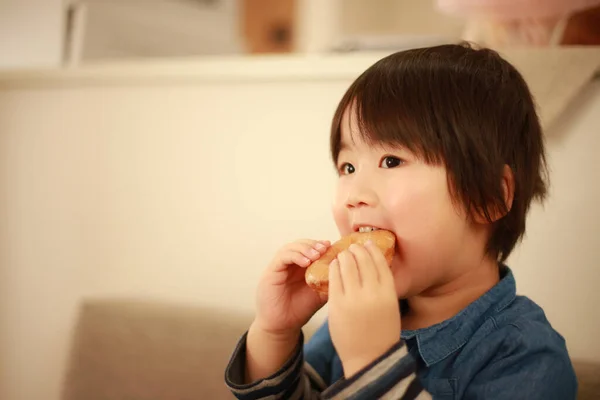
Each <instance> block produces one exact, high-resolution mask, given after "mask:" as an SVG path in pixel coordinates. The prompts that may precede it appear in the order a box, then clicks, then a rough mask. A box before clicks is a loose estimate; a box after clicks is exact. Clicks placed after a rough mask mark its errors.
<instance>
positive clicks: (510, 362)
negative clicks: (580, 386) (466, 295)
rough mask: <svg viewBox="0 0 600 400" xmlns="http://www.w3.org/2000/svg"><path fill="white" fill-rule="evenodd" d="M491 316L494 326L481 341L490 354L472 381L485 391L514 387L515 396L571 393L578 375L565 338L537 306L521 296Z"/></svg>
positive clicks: (551, 397) (532, 396) (555, 396)
mask: <svg viewBox="0 0 600 400" xmlns="http://www.w3.org/2000/svg"><path fill="white" fill-rule="evenodd" d="M492 320H493V321H492V322H493V325H494V328H493V329H492V331H491V332H490V333H489V335H488V336H487V340H484V341H482V342H481V344H482V345H483V346H481V347H482V348H484V349H487V352H488V357H487V362H486V364H485V366H482V367H483V368H482V369H481V370H480V371H478V372H477V373H476V375H475V377H474V382H475V383H476V384H478V385H480V387H483V388H485V391H487V390H497V389H499V387H498V386H501V387H503V388H504V389H503V390H504V391H506V390H513V391H515V393H513V394H514V396H515V397H513V398H531V399H538V398H548V399H553V398H564V399H571V398H575V397H574V396H575V394H576V392H577V379H576V377H575V372H574V369H573V366H572V364H571V360H570V357H569V354H568V351H567V347H566V343H565V340H564V339H563V337H562V336H561V335H560V334H559V333H558V332H557V331H556V330H554V328H553V327H552V325H551V324H550V322H549V321H548V320H547V318H546V316H545V313H544V311H543V310H542V308H541V307H539V306H538V305H537V304H535V303H534V302H533V301H531V300H530V299H528V298H526V297H521V296H519V297H517V298H516V299H515V301H513V302H512V303H511V304H510V305H508V306H507V307H506V308H504V309H503V310H499V312H498V313H497V314H496V315H495V316H494V317H493V318H492ZM484 351H486V350H484ZM481 385H482V386H481ZM544 396H546V397H544ZM561 396H562V397H561Z"/></svg>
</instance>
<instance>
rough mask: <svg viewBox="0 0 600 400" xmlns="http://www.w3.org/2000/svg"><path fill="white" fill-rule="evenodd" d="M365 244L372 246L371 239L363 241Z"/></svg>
mask: <svg viewBox="0 0 600 400" xmlns="http://www.w3.org/2000/svg"><path fill="white" fill-rule="evenodd" d="M365 246H373V241H372V240H367V243H365Z"/></svg>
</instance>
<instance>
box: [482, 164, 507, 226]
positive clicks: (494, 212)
mask: <svg viewBox="0 0 600 400" xmlns="http://www.w3.org/2000/svg"><path fill="white" fill-rule="evenodd" d="M501 185H502V192H503V193H504V204H505V205H506V212H504V210H502V209H499V208H497V207H492V208H490V210H489V212H490V217H491V219H492V221H491V222H496V221H498V220H499V219H500V218H502V217H504V216H505V215H506V214H507V213H508V212H509V211H510V209H511V208H512V204H513V200H514V197H515V178H514V175H513V172H512V170H511V169H510V167H509V166H508V165H505V166H504V168H503V170H502V182H501ZM475 222H476V223H478V224H483V225H487V224H489V223H490V221H488V220H487V218H485V215H483V214H482V213H479V212H478V213H475Z"/></svg>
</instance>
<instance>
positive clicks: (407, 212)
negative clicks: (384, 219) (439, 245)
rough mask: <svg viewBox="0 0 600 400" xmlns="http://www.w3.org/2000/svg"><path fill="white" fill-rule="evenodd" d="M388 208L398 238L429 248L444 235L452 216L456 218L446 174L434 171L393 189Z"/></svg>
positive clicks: (428, 168)
mask: <svg viewBox="0 0 600 400" xmlns="http://www.w3.org/2000/svg"><path fill="white" fill-rule="evenodd" d="M384 198H386V199H387V200H386V203H387V204H386V208H387V209H388V212H389V215H390V216H391V218H392V220H393V221H394V225H395V226H394V228H395V230H396V234H397V235H398V236H399V238H401V239H404V240H408V241H411V240H417V241H420V242H422V244H426V242H428V241H430V240H437V239H438V238H437V236H439V235H441V234H443V233H444V230H445V229H446V228H447V226H448V224H449V223H450V222H451V220H452V218H453V216H457V214H456V212H455V211H454V210H453V206H452V203H451V200H450V197H449V193H448V188H447V181H446V174H445V171H444V170H437V169H434V168H431V167H427V168H424V169H423V170H422V171H415V174H414V175H412V176H411V177H410V179H406V180H405V181H403V183H402V185H398V184H396V185H393V186H390V187H389V189H388V191H387V196H385V197H384Z"/></svg>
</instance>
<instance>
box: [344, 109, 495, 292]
mask: <svg viewBox="0 0 600 400" xmlns="http://www.w3.org/2000/svg"><path fill="white" fill-rule="evenodd" d="M348 114H349V113H348V112H346V113H345V115H344V117H343V120H342V124H341V136H342V150H341V152H340V154H339V158H338V164H337V167H338V169H339V172H340V177H339V180H338V187H337V193H336V196H335V201H334V205H333V213H334V218H335V222H336V224H337V226H338V228H339V230H340V233H341V234H342V235H346V234H349V233H351V232H353V231H356V230H358V226H359V225H365V226H374V227H378V228H382V229H387V230H390V231H392V232H394V233H395V235H396V238H397V250H396V255H395V257H394V261H393V263H392V272H393V274H394V279H395V282H396V291H397V293H398V296H399V297H400V298H407V297H412V296H415V295H417V294H422V293H424V292H430V291H434V290H435V289H436V288H437V287H440V286H441V285H443V284H444V283H446V282H449V281H450V280H452V279H453V278H455V277H456V276H459V275H460V274H461V273H464V272H465V268H467V267H468V266H469V265H473V263H476V262H477V260H478V259H479V261H480V260H481V259H482V258H483V248H484V245H485V234H484V233H482V232H480V231H478V229H477V227H476V226H473V224H470V223H469V222H468V220H467V217H466V214H465V212H464V211H462V210H461V208H460V207H458V206H457V205H456V204H455V202H453V201H452V197H451V194H450V192H449V189H448V181H447V177H446V169H445V168H444V167H443V166H433V165H427V164H425V163H424V162H423V161H421V160H419V159H418V158H417V157H415V156H414V155H413V154H411V153H410V152H408V151H407V150H404V149H402V148H400V147H396V148H390V147H380V146H369V145H368V144H367V143H365V142H364V141H363V140H362V139H361V137H360V134H359V131H358V127H357V125H356V122H355V118H354V117H353V118H351V119H350V118H349V117H348Z"/></svg>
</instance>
